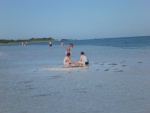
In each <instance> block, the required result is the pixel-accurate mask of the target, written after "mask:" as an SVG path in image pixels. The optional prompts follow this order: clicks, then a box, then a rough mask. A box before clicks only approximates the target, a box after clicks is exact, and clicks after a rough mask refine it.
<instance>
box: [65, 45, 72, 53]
mask: <svg viewBox="0 0 150 113" xmlns="http://www.w3.org/2000/svg"><path fill="white" fill-rule="evenodd" d="M71 47H73V43H70V44H69V45H68V46H67V47H66V54H67V53H71V50H70V48H71Z"/></svg>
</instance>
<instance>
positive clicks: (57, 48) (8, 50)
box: [0, 37, 150, 113]
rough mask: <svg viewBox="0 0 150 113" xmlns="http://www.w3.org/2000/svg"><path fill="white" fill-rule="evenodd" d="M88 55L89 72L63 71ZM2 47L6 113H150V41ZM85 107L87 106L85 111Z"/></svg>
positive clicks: (0, 106) (0, 83) (1, 111)
mask: <svg viewBox="0 0 150 113" xmlns="http://www.w3.org/2000/svg"><path fill="white" fill-rule="evenodd" d="M69 43H73V44H74V47H73V48H71V52H72V54H71V60H72V61H77V60H78V59H79V56H80V52H81V51H84V52H85V54H86V55H87V56H88V58H89V60H90V64H89V66H88V67H84V68H72V69H70V68H63V58H64V57H65V49H66V46H67V45H68V44H69ZM64 44H65V45H64V48H62V47H61V45H60V42H53V46H52V49H51V48H50V47H49V43H48V42H37V43H28V45H27V46H21V45H19V44H10V46H9V45H8V44H0V94H1V95H0V113H148V112H149V111H150V109H149V105H150V100H149V98H150V96H149V95H150V94H149V92H150V85H149V82H150V81H149V80H150V79H149V67H150V60H149V56H150V37H127V38H107V39H87V40H70V41H64ZM83 105H84V106H83Z"/></svg>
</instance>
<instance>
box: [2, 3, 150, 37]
mask: <svg viewBox="0 0 150 113" xmlns="http://www.w3.org/2000/svg"><path fill="white" fill-rule="evenodd" d="M145 35H150V1H149V0H0V39H29V38H39V37H40V38H41V37H52V38H54V39H63V38H69V39H92V38H113V37H128V36H145Z"/></svg>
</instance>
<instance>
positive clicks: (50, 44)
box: [49, 41, 52, 49]
mask: <svg viewBox="0 0 150 113" xmlns="http://www.w3.org/2000/svg"><path fill="white" fill-rule="evenodd" d="M49 46H50V48H51V49H52V41H49Z"/></svg>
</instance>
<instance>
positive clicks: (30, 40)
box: [0, 37, 56, 44]
mask: <svg viewBox="0 0 150 113" xmlns="http://www.w3.org/2000/svg"><path fill="white" fill-rule="evenodd" d="M46 41H56V40H55V39H53V38H51V37H49V38H30V39H25V40H6V39H0V43H5V44H7V43H19V42H46Z"/></svg>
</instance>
